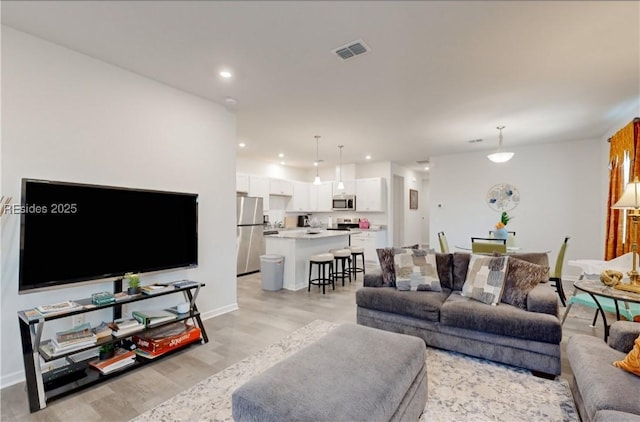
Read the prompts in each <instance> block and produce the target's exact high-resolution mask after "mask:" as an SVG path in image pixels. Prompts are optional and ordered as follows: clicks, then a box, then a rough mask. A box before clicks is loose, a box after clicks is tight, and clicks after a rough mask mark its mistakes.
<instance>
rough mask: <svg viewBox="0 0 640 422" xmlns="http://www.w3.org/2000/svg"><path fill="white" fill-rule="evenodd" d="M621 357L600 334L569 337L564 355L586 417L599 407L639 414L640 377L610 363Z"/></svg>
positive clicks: (590, 418) (590, 415)
mask: <svg viewBox="0 0 640 422" xmlns="http://www.w3.org/2000/svg"><path fill="white" fill-rule="evenodd" d="M624 356H625V354H624V353H622V352H619V351H617V350H615V349H612V348H611V347H609V346H608V345H607V344H606V343H605V342H604V341H602V338H600V337H593V336H590V335H585V334H576V335H574V336H572V337H571V338H570V339H569V342H568V343H567V357H568V359H569V363H570V364H571V370H572V371H573V376H574V377H575V382H576V385H577V387H578V390H579V391H580V395H581V396H582V402H583V403H584V408H585V410H586V413H587V415H588V419H589V420H594V419H595V415H596V412H598V411H599V410H614V411H620V412H627V413H633V414H636V415H640V400H638V394H637V392H638V391H640V378H638V377H637V376H635V375H633V374H631V373H629V372H626V371H623V370H621V369H620V368H616V367H615V366H613V365H612V364H611V362H613V361H616V360H620V359H622V358H624Z"/></svg>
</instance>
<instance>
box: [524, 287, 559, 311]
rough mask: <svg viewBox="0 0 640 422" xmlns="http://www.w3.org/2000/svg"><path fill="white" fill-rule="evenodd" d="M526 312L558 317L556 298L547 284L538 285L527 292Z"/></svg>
mask: <svg viewBox="0 0 640 422" xmlns="http://www.w3.org/2000/svg"><path fill="white" fill-rule="evenodd" d="M527 311H529V312H538V313H541V314H549V315H553V316H555V317H558V297H557V296H556V293H555V292H554V291H553V290H551V289H550V288H549V285H548V284H538V285H537V286H536V287H534V288H533V290H531V291H530V292H529V295H528V296H527Z"/></svg>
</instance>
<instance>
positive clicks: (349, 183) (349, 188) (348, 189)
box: [333, 180, 356, 195]
mask: <svg viewBox="0 0 640 422" xmlns="http://www.w3.org/2000/svg"><path fill="white" fill-rule="evenodd" d="M342 184H343V185H344V189H338V182H333V195H355V194H356V181H355V180H343V181H342Z"/></svg>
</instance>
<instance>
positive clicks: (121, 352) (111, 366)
mask: <svg viewBox="0 0 640 422" xmlns="http://www.w3.org/2000/svg"><path fill="white" fill-rule="evenodd" d="M135 361H136V354H135V353H133V352H132V351H131V350H126V349H122V348H119V349H116V351H115V354H114V355H113V357H111V358H109V359H105V360H94V361H91V362H89V365H91V366H92V367H94V368H96V369H97V370H98V371H100V373H102V374H109V373H111V372H113V371H116V370H118V369H122V368H124V367H126V366H129V365H133V364H134V363H135Z"/></svg>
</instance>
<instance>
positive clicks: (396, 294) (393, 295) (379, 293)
mask: <svg viewBox="0 0 640 422" xmlns="http://www.w3.org/2000/svg"><path fill="white" fill-rule="evenodd" d="M449 293H450V290H449V289H443V290H442V291H441V292H422V291H418V292H403V291H398V290H396V289H395V288H391V287H363V288H361V289H359V290H358V291H356V304H357V305H358V306H361V307H363V308H368V309H375V310H377V311H383V312H391V313H394V314H399V315H406V316H411V317H414V318H420V319H423V320H425V321H431V322H438V320H439V319H440V307H441V306H442V304H443V303H444V301H445V300H446V299H447V296H449Z"/></svg>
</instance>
